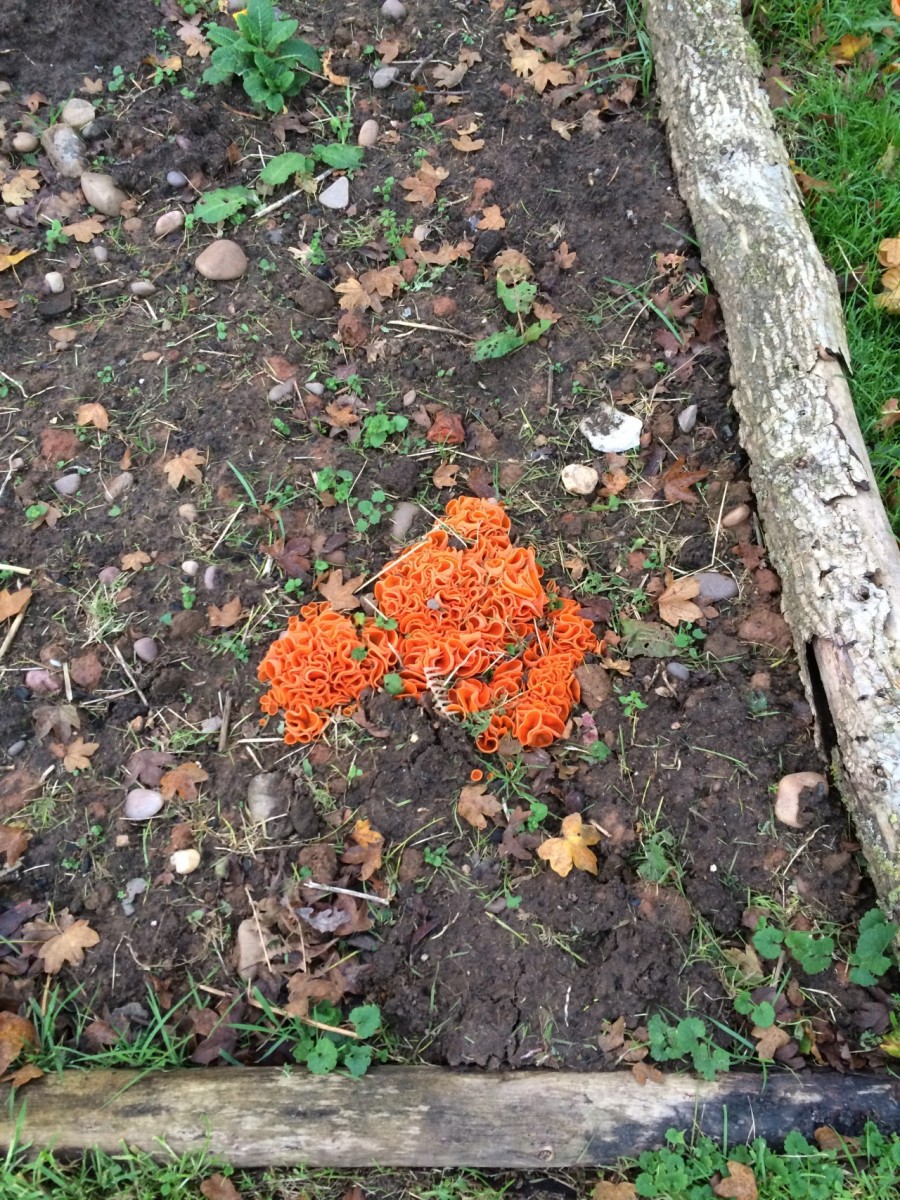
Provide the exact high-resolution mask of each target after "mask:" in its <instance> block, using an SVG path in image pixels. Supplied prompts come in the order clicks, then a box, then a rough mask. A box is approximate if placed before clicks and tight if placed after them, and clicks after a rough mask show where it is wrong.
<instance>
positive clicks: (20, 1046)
mask: <svg viewBox="0 0 900 1200" xmlns="http://www.w3.org/2000/svg"><path fill="white" fill-rule="evenodd" d="M36 1042H37V1035H36V1033H35V1031H34V1026H33V1025H32V1023H31V1022H30V1021H28V1020H26V1018H25V1017H20V1016H19V1015H18V1014H17V1013H12V1012H0V1075H5V1074H6V1072H7V1071H8V1070H9V1068H10V1067H11V1066H12V1064H13V1063H14V1062H15V1061H16V1059H17V1058H18V1057H19V1055H20V1054H21V1053H22V1051H23V1050H24V1049H25V1047H26V1046H33V1045H35V1043H36Z"/></svg>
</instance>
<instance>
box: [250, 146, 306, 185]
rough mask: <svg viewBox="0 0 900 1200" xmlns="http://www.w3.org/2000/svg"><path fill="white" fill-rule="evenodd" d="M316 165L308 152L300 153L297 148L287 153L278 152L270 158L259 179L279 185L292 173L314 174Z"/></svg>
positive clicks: (269, 183) (262, 181)
mask: <svg viewBox="0 0 900 1200" xmlns="http://www.w3.org/2000/svg"><path fill="white" fill-rule="evenodd" d="M314 166H315V162H314V160H313V159H312V158H310V157H309V155H308V154H298V153H297V151H296V150H291V151H288V153H286V154H276V156H275V157H274V158H270V159H269V161H268V162H267V163H266V165H265V166H264V167H263V169H262V171H261V172H260V175H259V179H260V182H261V183H265V184H268V185H269V186H270V187H277V186H278V184H280V183H285V182H286V181H287V180H288V179H290V177H291V176H292V175H310V174H312V170H313V167H314Z"/></svg>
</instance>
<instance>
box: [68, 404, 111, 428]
mask: <svg viewBox="0 0 900 1200" xmlns="http://www.w3.org/2000/svg"><path fill="white" fill-rule="evenodd" d="M75 424H76V425H93V426H94V428H95V429H109V413H108V412H107V411H106V409H105V408H104V407H103V405H102V404H98V403H97V402H96V401H92V402H91V403H89V404H79V406H78V411H77V412H76V414H75Z"/></svg>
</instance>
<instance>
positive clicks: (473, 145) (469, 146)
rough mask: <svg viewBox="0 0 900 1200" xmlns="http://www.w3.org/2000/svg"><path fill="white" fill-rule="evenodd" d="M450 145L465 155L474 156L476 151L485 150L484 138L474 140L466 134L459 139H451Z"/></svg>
mask: <svg viewBox="0 0 900 1200" xmlns="http://www.w3.org/2000/svg"><path fill="white" fill-rule="evenodd" d="M450 145H451V146H453V148H454V149H455V150H460V151H461V152H462V153H463V154H473V153H474V152H475V151H476V150H483V149H484V138H472V137H469V135H468V134H467V133H464V134H462V135H461V136H460V137H458V138H451V139H450Z"/></svg>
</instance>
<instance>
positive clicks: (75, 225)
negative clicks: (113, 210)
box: [63, 216, 103, 245]
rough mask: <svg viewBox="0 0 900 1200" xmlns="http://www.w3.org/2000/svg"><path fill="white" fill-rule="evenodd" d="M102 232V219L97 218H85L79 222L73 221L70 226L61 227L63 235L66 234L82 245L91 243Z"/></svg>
mask: <svg viewBox="0 0 900 1200" xmlns="http://www.w3.org/2000/svg"><path fill="white" fill-rule="evenodd" d="M102 232H103V218H102V217H98V216H91V217H85V218H84V219H83V220H81V221H73V222H72V224H71V225H64V226H63V233H67V234H68V235H69V237H73V238H74V239H75V241H76V242H81V243H82V245H86V244H87V243H88V242H92V241H93V240H94V238H95V237H96V236H97V234H98V233H102Z"/></svg>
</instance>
